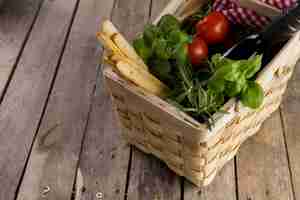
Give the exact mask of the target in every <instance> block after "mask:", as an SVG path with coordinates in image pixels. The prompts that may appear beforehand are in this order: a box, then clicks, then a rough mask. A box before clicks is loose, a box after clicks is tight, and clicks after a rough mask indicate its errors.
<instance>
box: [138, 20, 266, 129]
mask: <svg viewBox="0 0 300 200" xmlns="http://www.w3.org/2000/svg"><path fill="white" fill-rule="evenodd" d="M191 41H192V36H190V35H188V34H187V33H186V32H185V31H183V30H182V26H181V24H180V23H179V22H178V21H177V19H176V18H175V17H174V16H172V15H166V16H164V17H162V19H161V20H160V22H159V23H158V25H157V26H155V25H147V26H146V27H145V30H144V33H143V34H142V36H141V37H139V38H138V39H136V40H135V41H134V43H133V46H134V48H135V50H136V51H137V53H138V54H139V55H140V56H141V57H142V58H143V60H144V61H145V63H147V65H148V66H149V67H150V71H151V73H152V74H154V75H155V76H156V77H157V78H159V79H160V80H162V81H163V82H165V83H166V84H167V85H168V86H169V87H170V88H171V93H170V94H169V96H168V101H169V102H170V103H172V104H173V105H175V106H176V107H178V108H179V109H181V110H182V111H184V112H187V113H188V114H190V115H191V116H193V117H194V118H196V119H197V120H199V121H200V122H206V123H208V124H209V125H211V124H212V123H213V121H212V115H213V114H214V113H215V112H218V111H221V110H220V109H221V107H222V106H223V105H224V103H225V101H226V100H228V99H229V98H231V97H237V98H240V99H241V101H242V103H243V104H244V105H245V106H248V107H250V108H258V107H259V106H260V105H261V104H262V101H263V97H264V96H263V90H262V88H261V87H260V85H259V84H257V83H256V82H255V81H254V80H253V78H254V77H255V75H256V73H257V72H258V71H259V70H260V68H261V61H262V56H261V55H254V56H252V57H250V58H249V59H247V60H231V59H228V58H224V57H222V55H221V54H215V55H213V56H212V57H211V59H210V60H208V61H207V62H206V65H207V68H205V69H207V70H204V71H203V70H198V69H196V68H195V67H193V66H192V65H191V63H190V61H189V58H188V52H187V51H188V50H187V45H188V44H189V43H190V42H191Z"/></svg>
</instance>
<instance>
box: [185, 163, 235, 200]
mask: <svg viewBox="0 0 300 200" xmlns="http://www.w3.org/2000/svg"><path fill="white" fill-rule="evenodd" d="M235 186H236V184H235V173H234V161H233V160H232V161H230V162H229V163H227V164H226V165H225V166H224V168H223V169H221V170H220V171H219V172H218V174H217V176H216V177H215V179H214V180H213V182H212V183H211V184H210V185H209V186H207V187H205V188H197V187H195V186H194V185H192V184H191V183H190V182H188V181H185V183H184V199H185V200H211V199H213V200H236V199H237V197H236V187H235Z"/></svg>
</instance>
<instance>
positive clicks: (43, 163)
mask: <svg viewBox="0 0 300 200" xmlns="http://www.w3.org/2000/svg"><path fill="white" fill-rule="evenodd" d="M56 2H58V0H57V1H56ZM63 2H65V0H64V1H60V3H59V4H64V5H63V6H66V7H68V6H69V5H67V4H69V3H71V2H70V1H69V2H66V5H65V3H63ZM112 4H113V2H112V1H109V2H107V1H105V0H101V1H97V0H81V1H79V5H78V11H77V13H76V16H75V19H74V23H73V26H72V29H71V32H70V35H69V38H68V42H67V45H66V48H65V52H64V54H63V57H62V60H61V63H60V67H59V70H58V73H57V77H56V81H55V83H54V85H53V89H52V92H51V96H50V98H49V101H48V105H47V108H46V111H45V115H44V116H43V119H42V121H41V125H40V128H39V130H38V133H37V136H36V140H35V142H34V144H33V148H32V152H31V155H30V158H29V161H28V165H27V168H26V172H25V175H24V178H23V181H22V184H21V188H20V192H19V194H18V199H20V200H23V199H40V198H46V199H57V200H60V199H62V200H64V199H71V197H72V193H73V183H74V181H75V179H76V178H75V177H76V173H77V166H78V161H79V155H80V152H81V146H82V140H83V139H84V132H85V129H86V125H87V119H88V115H89V111H90V105H91V101H92V96H93V92H94V87H95V84H96V79H97V72H98V68H97V66H98V61H99V55H100V53H101V51H100V49H99V48H98V43H97V40H96V37H95V33H96V31H97V30H98V28H99V27H98V24H99V21H101V20H103V18H106V17H107V16H109V15H110V12H111V9H112ZM100 5H101V6H100ZM57 9H59V7H58V8H57ZM57 124H58V126H56V125H57ZM53 126H56V128H55V129H52V131H51V132H50V133H49V131H48V130H50V129H51V128H52V127H53ZM78 181H79V180H78ZM46 188H47V192H45V189H46Z"/></svg>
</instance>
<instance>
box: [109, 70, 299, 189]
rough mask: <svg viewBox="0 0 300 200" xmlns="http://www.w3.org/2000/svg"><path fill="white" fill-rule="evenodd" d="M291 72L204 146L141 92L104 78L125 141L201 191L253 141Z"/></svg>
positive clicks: (235, 116)
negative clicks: (253, 106) (244, 146)
mask: <svg viewBox="0 0 300 200" xmlns="http://www.w3.org/2000/svg"><path fill="white" fill-rule="evenodd" d="M292 69H293V68H288V70H285V71H284V72H283V73H281V75H280V76H279V75H277V74H278V73H277V72H278V71H277V72H276V73H275V75H274V77H273V81H272V82H271V85H272V86H273V87H272V88H271V89H269V90H268V91H267V92H265V99H264V103H263V105H262V106H261V108H260V109H258V110H249V111H248V112H239V111H238V106H237V104H236V106H235V108H234V109H235V115H234V117H232V119H231V120H230V122H228V123H227V124H226V126H224V127H223V128H222V129H221V130H219V131H218V132H217V133H216V134H215V136H214V137H212V138H210V139H209V140H207V141H201V139H199V138H198V139H197V137H195V135H194V134H191V132H195V130H192V131H191V130H189V129H191V128H190V127H187V126H182V125H183V124H182V123H181V122H180V120H176V119H175V118H170V116H169V114H168V113H166V112H162V111H161V110H160V109H158V108H157V106H154V105H153V104H151V100H150V101H147V100H145V98H151V97H147V94H145V93H143V92H142V91H139V93H138V94H135V93H133V92H132V91H130V90H128V89H127V88H126V87H124V81H123V80H121V79H118V81H116V80H117V79H116V77H115V78H114V81H112V79H111V78H107V83H108V85H109V87H110V89H111V90H110V91H111V96H112V98H113V104H114V108H115V110H116V112H117V115H118V117H119V120H120V122H121V126H122V130H123V135H124V137H125V139H126V140H127V141H128V142H129V143H131V144H133V145H135V146H137V147H138V148H139V149H141V150H143V151H144V152H146V153H152V154H154V155H155V156H156V157H158V158H160V159H161V160H163V161H164V162H165V163H166V164H167V165H168V166H169V168H171V169H172V170H173V171H175V172H176V173H177V174H179V175H180V176H184V177H186V178H187V179H189V180H190V181H191V182H193V183H194V184H196V185H198V186H204V185H207V184H209V183H210V182H211V181H212V179H213V178H214V177H215V175H216V173H217V172H218V170H219V169H221V168H222V167H223V165H224V164H225V163H226V162H227V161H229V160H230V159H232V158H233V157H234V156H235V155H236V153H237V151H238V149H239V147H240V145H241V144H242V143H243V142H244V141H245V140H246V139H247V138H248V137H250V136H252V135H254V134H255V133H256V132H257V131H258V130H259V128H260V127H261V125H262V123H263V122H264V121H265V119H266V118H267V117H269V116H270V114H271V113H273V112H274V111H275V110H276V109H277V108H278V107H279V105H280V102H281V99H282V95H283V93H284V91H285V89H286V87H287V81H288V80H289V78H290V76H291V74H292ZM108 74H109V73H107V77H109V75H108ZM141 96H142V97H144V98H141ZM154 101H157V99H154ZM158 104H160V107H162V109H165V108H166V107H165V106H167V105H166V104H165V103H164V102H158ZM171 119H172V120H171ZM196 131H199V130H196ZM200 131H201V130H200ZM198 134H200V133H198Z"/></svg>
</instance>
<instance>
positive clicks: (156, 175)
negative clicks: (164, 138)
mask: <svg viewBox="0 0 300 200" xmlns="http://www.w3.org/2000/svg"><path fill="white" fill-rule="evenodd" d="M168 2H169V1H166V0H164V1H155V0H154V1H152V8H151V13H150V20H154V19H155V17H156V16H157V15H158V14H159V13H160V12H161V10H162V9H163V8H164V7H165V6H166V4H167V3H168ZM147 3H148V1H143V3H139V4H140V6H141V7H142V6H143V5H144V6H143V7H142V8H143V9H144V10H143V12H144V13H145V14H144V17H143V18H142V19H143V20H142V19H140V21H139V24H140V25H141V26H143V25H144V24H145V23H146V22H147V21H148V16H147V15H146V14H147V13H149V12H147V7H146V6H145V5H147ZM131 162H132V163H131V169H130V178H129V187H128V191H127V196H128V199H130V200H140V199H143V200H152V199H172V200H179V199H180V198H181V186H180V177H178V176H176V174H175V173H173V172H172V171H171V170H170V169H168V168H167V166H166V165H165V164H163V163H162V162H161V161H159V160H158V159H156V158H154V157H153V156H150V155H146V154H144V153H142V152H140V151H139V150H137V149H136V148H133V152H132V161H131Z"/></svg>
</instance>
